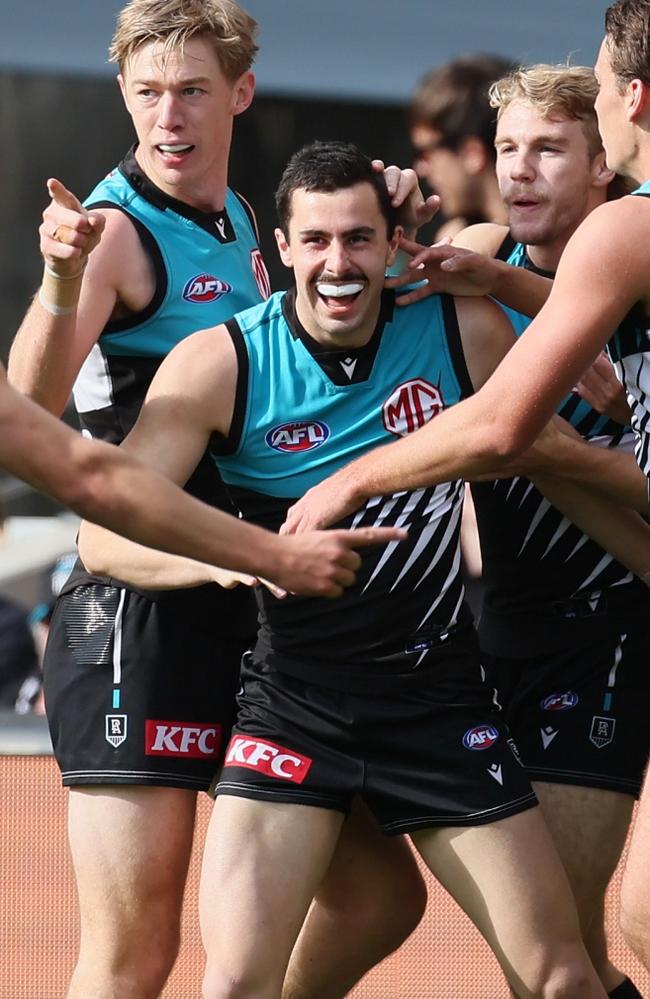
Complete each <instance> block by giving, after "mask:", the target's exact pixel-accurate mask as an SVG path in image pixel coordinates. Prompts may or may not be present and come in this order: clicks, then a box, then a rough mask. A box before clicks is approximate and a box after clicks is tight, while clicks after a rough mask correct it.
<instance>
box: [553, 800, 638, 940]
mask: <svg viewBox="0 0 650 999" xmlns="http://www.w3.org/2000/svg"><path fill="white" fill-rule="evenodd" d="M533 787H534V789H535V793H536V794H537V798H538V801H539V803H540V805H541V808H542V812H543V814H544V819H545V820H546V824H547V826H548V828H549V831H550V833H551V836H552V837H553V842H554V843H555V846H556V849H557V851H558V853H559V855H560V859H561V861H562V863H563V864H564V869H565V870H566V872H567V875H568V877H569V882H570V884H571V889H572V891H573V895H574V898H575V900H576V904H577V907H578V913H579V916H580V921H581V923H582V925H583V927H584V929H585V930H586V929H587V928H588V926H589V925H590V923H591V920H592V917H593V915H594V913H595V912H598V911H599V909H602V899H603V897H604V894H605V891H606V889H607V885H608V884H609V881H610V878H611V876H612V874H613V873H614V871H615V869H616V865H617V864H618V861H619V858H620V856H621V852H622V850H623V847H624V846H625V839H626V836H627V831H628V828H629V824H630V819H631V817H632V809H633V807H634V798H633V797H632V796H631V795H629V794H621V793H620V792H618V791H609V790H606V789H604V788H593V787H578V786H574V785H567V784H550V783H541V782H539V781H536V782H534V783H533Z"/></svg>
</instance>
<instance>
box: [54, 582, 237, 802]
mask: <svg viewBox="0 0 650 999" xmlns="http://www.w3.org/2000/svg"><path fill="white" fill-rule="evenodd" d="M188 599H190V598H189V597H188ZM241 652H242V648H241V643H239V642H237V641H234V640H224V639H221V638H219V636H218V635H216V634H215V633H214V631H212V630H209V629H207V628H206V629H202V628H199V627H198V626H196V625H193V626H192V625H191V624H190V623H188V622H187V621H186V620H184V619H183V617H182V616H179V615H177V614H175V613H173V611H172V609H170V607H168V606H166V605H163V604H158V603H156V602H155V601H152V600H148V599H147V598H145V597H144V596H142V595H140V594H137V593H134V592H133V591H131V590H127V589H124V588H121V587H118V586H108V585H97V584H88V585H83V586H78V587H77V588H75V589H74V590H72V591H71V592H70V593H67V594H65V595H64V596H63V597H61V598H60V599H59V601H58V603H57V607H56V610H55V615H54V619H53V622H52V629H51V634H50V640H49V642H48V648H47V653H46V657H45V663H44V675H45V695H46V704H47V714H48V720H49V723H50V729H51V733H52V741H53V745H54V750H55V755H56V757H57V761H58V763H59V766H60V767H61V771H62V775H63V782H64V784H66V785H69V786H88V785H100V784H101V785H104V784H142V785H149V786H169V787H178V788H185V789H188V790H201V789H207V788H208V787H209V785H210V781H211V779H212V777H213V775H214V772H215V770H216V768H217V766H218V764H219V762H220V760H221V758H222V754H223V749H224V746H225V743H226V742H227V739H228V735H229V731H230V725H231V724H232V720H233V717H234V712H235V694H236V690H237V683H238V672H239V660H240V656H241Z"/></svg>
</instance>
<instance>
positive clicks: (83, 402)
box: [72, 343, 114, 413]
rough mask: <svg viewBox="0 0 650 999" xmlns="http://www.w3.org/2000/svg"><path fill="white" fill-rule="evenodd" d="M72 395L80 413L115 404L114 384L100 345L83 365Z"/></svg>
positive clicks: (95, 347) (94, 348)
mask: <svg viewBox="0 0 650 999" xmlns="http://www.w3.org/2000/svg"><path fill="white" fill-rule="evenodd" d="M72 395H73V397H74V404H75V408H76V410H77V412H78V413H92V412H93V411H94V410H96V409H106V408H107V406H112V405H113V404H114V399H113V384H112V382H111V376H110V374H109V371H108V364H107V363H106V358H105V357H104V354H103V353H102V350H101V347H100V346H99V344H98V343H96V344H95V346H94V347H93V349H92V350H91V351H90V353H89V355H88V357H87V358H86V360H85V361H84V363H83V364H82V365H81V370H80V371H79V374H78V375H77V380H76V381H75V383H74V386H73V388H72Z"/></svg>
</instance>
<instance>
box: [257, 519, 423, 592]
mask: <svg viewBox="0 0 650 999" xmlns="http://www.w3.org/2000/svg"><path fill="white" fill-rule="evenodd" d="M405 537H406V531H404V530H401V529H399V528H396V527H361V528H359V529H358V530H354V531H353V530H350V531H340V530H338V531H307V532H306V533H304V534H302V533H301V534H298V535H283V536H282V537H280V538H278V539H277V541H279V542H280V544H281V546H282V548H281V554H280V559H279V560H278V558H277V557H276V559H275V564H276V569H275V570H274V572H273V575H274V578H275V580H276V582H277V583H279V584H280V585H281V586H283V587H284V588H285V589H287V590H288V591H289V592H291V593H297V594H302V595H303V596H315V597H340V596H341V594H342V593H343V590H344V589H346V587H348V586H352V585H353V584H354V582H355V580H356V573H357V570H358V569H359V567H360V565H361V556H360V555H359V554H358V552H357V551H356V549H357V548H365V547H368V546H371V545H386V544H389V543H390V542H398V541H403V540H404V538H405Z"/></svg>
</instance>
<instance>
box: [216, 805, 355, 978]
mask: <svg viewBox="0 0 650 999" xmlns="http://www.w3.org/2000/svg"><path fill="white" fill-rule="evenodd" d="M342 822H343V815H342V814H341V813H340V812H335V811H332V810H329V809H323V808H314V807H311V806H306V805H300V804H289V803H276V802H272V801H252V800H249V799H246V798H240V797H232V796H228V795H224V796H222V797H219V798H218V799H217V801H216V803H215V807H214V810H213V813H212V816H211V819H210V825H209V828H208V834H207V837H206V843H205V849H204V855H203V867H202V873H201V888H200V897H199V910H200V918H201V932H202V935H203V941H204V945H205V948H206V951H207V953H208V975H209V976H212V977H214V978H217V979H219V978H220V977H221V978H223V979H224V980H227V981H238V982H242V981H247V982H250V981H251V980H255V981H257V980H258V979H260V980H263V981H265V982H267V985H268V983H269V982H276V983H277V994H278V995H279V993H280V988H281V984H282V981H283V979H284V974H285V970H286V966H287V964H288V961H289V957H290V954H291V949H292V947H293V945H294V943H295V940H296V938H297V936H298V932H299V930H300V927H301V925H302V922H303V920H304V918H305V915H306V913H307V910H308V908H309V904H310V902H311V899H312V897H313V895H314V892H315V891H316V889H317V887H318V885H319V883H320V881H321V880H322V877H323V875H324V873H325V871H326V869H327V866H328V864H329V862H330V859H331V857H332V853H333V850H334V847H335V845H336V840H337V837H338V834H339V830H340V828H341V824H342ZM269 994H275V993H274V992H273V989H271V990H270V992H269Z"/></svg>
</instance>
